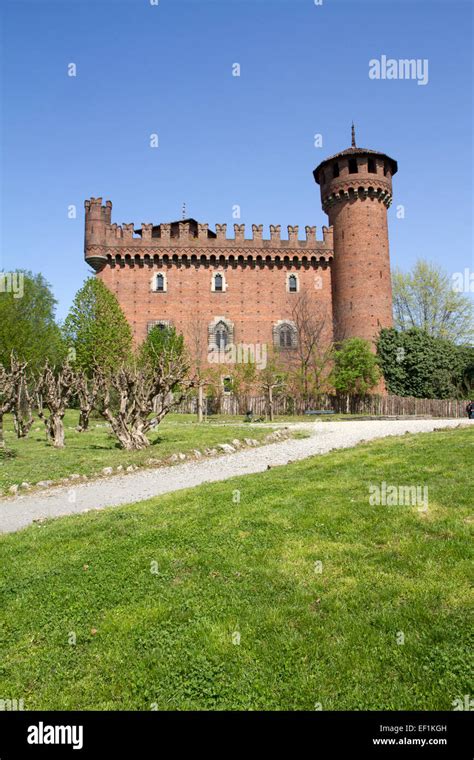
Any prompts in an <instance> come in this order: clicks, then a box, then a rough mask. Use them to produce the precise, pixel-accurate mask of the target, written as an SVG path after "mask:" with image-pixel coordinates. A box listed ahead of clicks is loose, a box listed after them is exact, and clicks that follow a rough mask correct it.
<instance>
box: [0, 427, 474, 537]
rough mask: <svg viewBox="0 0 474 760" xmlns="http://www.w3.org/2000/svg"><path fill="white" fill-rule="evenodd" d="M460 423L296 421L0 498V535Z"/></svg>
mask: <svg viewBox="0 0 474 760" xmlns="http://www.w3.org/2000/svg"><path fill="white" fill-rule="evenodd" d="M459 424H462V425H474V422H473V421H470V420H468V419H465V420H459V419H449V420H444V419H436V420H380V421H379V420H370V421H357V420H354V421H350V422H349V421H344V422H321V421H319V422H314V423H295V424H293V425H289V426H290V427H294V428H295V429H299V430H306V431H308V432H309V433H310V437H309V438H304V439H294V440H293V439H289V440H285V441H282V442H280V443H273V444H268V445H265V446H259V447H256V448H252V449H245V450H243V451H237V452H235V453H234V454H225V455H223V456H219V457H215V458H213V459H205V460H201V461H193V462H187V463H185V464H181V465H175V466H172V467H159V468H156V469H149V470H140V471H137V472H134V473H129V474H126V475H111V476H109V477H106V478H101V479H99V480H94V481H91V482H89V483H80V484H78V485H72V484H71V485H70V486H60V487H55V488H50V489H49V490H45V491H36V492H35V493H30V494H22V495H18V496H15V497H11V498H4V499H0V533H12V532H14V531H16V530H20V529H21V528H24V527H25V526H27V525H30V524H31V523H32V522H33V521H35V520H39V519H42V518H50V517H60V516H62V515H71V514H77V513H79V512H85V511H88V510H90V509H104V508H105V507H115V506H119V505H121V504H130V503H134V502H137V501H143V500H145V499H150V498H151V497H153V496H158V495H160V494H164V493H170V492H171V491H179V490H181V489H183V488H190V487H192V486H198V485H200V484H201V483H207V482H208V483H210V482H214V481H218V480H226V479H227V478H232V477H234V476H236V475H248V474H250V473H256V472H262V471H264V470H266V469H267V467H268V465H272V466H275V465H283V464H287V463H288V461H289V460H290V461H295V460H297V459H306V458H307V457H310V456H314V455H315V454H324V453H326V452H328V451H331V450H332V449H341V448H348V447H350V446H355V445H356V444H357V443H359V442H360V441H364V440H365V441H368V440H371V439H374V438H384V437H386V436H390V435H403V434H404V433H405V432H410V433H422V432H429V431H431V430H433V429H434V428H442V427H452V428H454V427H457V426H458V425H459Z"/></svg>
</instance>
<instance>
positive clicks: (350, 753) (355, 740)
mask: <svg viewBox="0 0 474 760" xmlns="http://www.w3.org/2000/svg"><path fill="white" fill-rule="evenodd" d="M41 726H42V729H41ZM61 726H62V727H65V728H64V731H63V732H61V731H57V729H56V727H61ZM74 726H75V727H76V733H75V734H74V733H73V727H74ZM81 726H82V737H81V734H80V729H79V727H81ZM50 727H52V728H50ZM470 727H471V735H472V715H471V713H470V712H467V711H459V712H456V711H453V712H318V711H316V712H292V713H290V712H284V713H283V712H266V713H261V712H227V713H224V712H146V713H145V712H101V713H99V712H1V713H0V760H17V758H23V757H39V758H43V757H61V758H68V757H76V758H84V757H86V758H109V757H115V756H116V757H128V756H130V757H133V758H140V757H150V758H155V757H163V758H165V757H174V756H175V755H178V757H179V755H180V754H181V753H183V752H187V753H190V754H191V753H192V756H193V757H194V756H195V755H196V753H198V752H199V753H203V752H205V753H206V755H207V756H209V755H210V756H211V757H212V756H216V757H217V756H219V757H223V758H225V757H226V756H228V755H229V754H230V753H231V754H235V753H236V752H239V753H242V757H247V755H248V754H249V752H252V750H255V746H256V744H258V746H259V747H260V748H264V749H265V754H266V756H268V754H269V753H270V752H278V756H281V754H282V752H283V751H284V750H288V754H289V756H290V757H291V758H294V757H298V756H300V755H303V754H304V756H305V757H306V756H307V757H308V759H309V760H312V758H326V757H328V758H329V757H331V758H332V757H334V758H338V757H341V756H342V757H347V758H351V757H359V756H360V757H362V758H365V757H370V758H372V757H373V758H384V757H394V758H397V757H402V758H403V757H408V758H453V759H454V758H455V759H456V760H464V758H466V760H472V757H473V752H472V742H470V740H469V728H470ZM28 737H30V739H31V740H38V741H39V740H40V739H42V740H43V742H44V743H43V744H32V743H28ZM49 738H54V739H56V740H58V741H61V740H69V741H70V742H72V743H69V744H64V743H62V744H49V743H48V744H46V743H45V741H46V740H49ZM81 738H82V747H80V746H79V745H80V744H81ZM423 741H424V744H423ZM73 743H75V744H76V746H77V749H73ZM244 753H245V754H244ZM290 753H291V754H290Z"/></svg>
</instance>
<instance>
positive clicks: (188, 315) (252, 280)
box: [98, 261, 332, 347]
mask: <svg viewBox="0 0 474 760" xmlns="http://www.w3.org/2000/svg"><path fill="white" fill-rule="evenodd" d="M158 272H162V273H165V274H166V283H167V290H166V292H153V290H152V289H151V280H152V277H153V275H156V274H157V273H158ZM216 272H220V273H222V274H223V275H224V278H225V290H224V291H223V292H213V291H212V289H211V280H212V275H213V273H216ZM291 273H295V274H296V275H297V277H298V286H299V292H298V293H290V292H288V290H287V277H288V275H289V274H291ZM98 276H99V277H100V278H101V279H102V281H103V282H104V283H105V285H107V287H108V288H109V289H110V290H111V291H112V292H113V293H114V294H115V295H116V297H117V299H118V301H119V303H120V305H121V307H122V309H123V311H124V313H125V316H126V317H127V319H128V321H129V323H130V325H131V327H132V330H133V335H134V338H135V341H136V343H140V342H141V341H142V340H144V338H145V337H146V334H147V326H148V323H149V322H150V321H154V320H156V321H158V320H163V321H169V322H171V323H172V324H173V326H174V327H175V328H176V330H177V331H178V332H180V333H183V335H184V336H185V339H186V341H187V342H188V343H189V344H191V343H192V342H193V341H195V340H196V333H197V332H199V333H201V340H202V343H203V344H204V345H206V347H207V331H208V326H209V324H210V323H211V321H212V320H214V319H215V318H217V317H224V318H225V319H227V320H229V321H230V322H232V323H233V325H234V334H233V338H234V343H261V344H263V343H265V344H267V345H268V346H269V347H270V346H271V345H272V342H273V327H274V325H275V324H276V323H277V322H278V321H279V320H283V321H284V320H291V318H292V311H293V309H294V307H295V303H296V301H297V299H298V296H299V294H301V293H307V294H308V299H309V301H310V302H311V303H312V304H313V305H314V309H315V311H316V312H317V313H318V314H320V315H321V317H322V318H324V319H325V329H324V333H323V336H324V337H322V340H324V342H327V343H329V342H330V341H331V340H332V296H331V268H330V263H329V262H324V263H322V264H310V263H307V264H306V265H295V264H293V265H286V266H285V265H284V264H282V263H280V264H277V265H275V264H266V263H261V264H260V265H259V264H255V262H252V263H251V264H244V263H240V264H239V263H234V264H233V265H225V264H217V265H211V264H207V265H206V264H202V263H200V262H199V263H198V262H196V263H194V264H192V263H191V262H190V261H188V262H186V263H174V262H173V261H170V262H168V263H167V264H166V263H164V262H161V263H154V262H148V263H143V262H141V263H138V264H137V263H133V264H132V263H131V262H125V261H122V262H121V263H118V264H116V263H115V262H110V263H108V264H106V266H105V267H104V268H103V269H102V270H101V271H100V272H99V274H98Z"/></svg>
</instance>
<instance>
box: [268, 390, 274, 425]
mask: <svg viewBox="0 0 474 760" xmlns="http://www.w3.org/2000/svg"><path fill="white" fill-rule="evenodd" d="M268 412H269V417H270V422H273V388H271V387H270V388H269V389H268Z"/></svg>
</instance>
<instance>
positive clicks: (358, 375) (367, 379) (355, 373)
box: [332, 338, 380, 396]
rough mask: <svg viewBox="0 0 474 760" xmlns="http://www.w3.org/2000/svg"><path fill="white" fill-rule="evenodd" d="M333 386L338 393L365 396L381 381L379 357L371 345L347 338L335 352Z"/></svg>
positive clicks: (359, 339)
mask: <svg viewBox="0 0 474 760" xmlns="http://www.w3.org/2000/svg"><path fill="white" fill-rule="evenodd" d="M332 377H333V379H332V382H333V385H334V387H335V389H336V391H338V393H344V394H347V395H352V394H355V395H358V396H363V395H365V394H366V393H367V392H368V391H369V390H371V388H373V387H374V386H375V385H377V383H378V381H379V379H380V372H379V368H378V361H377V357H376V356H375V355H374V354H373V353H372V350H371V346H370V343H369V342H368V341H367V340H363V339H362V338H347V339H346V340H344V341H343V342H342V344H341V346H340V348H339V349H337V350H336V351H334V370H333V376H332Z"/></svg>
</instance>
